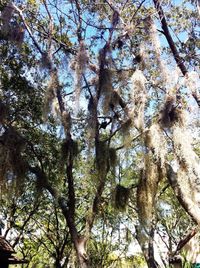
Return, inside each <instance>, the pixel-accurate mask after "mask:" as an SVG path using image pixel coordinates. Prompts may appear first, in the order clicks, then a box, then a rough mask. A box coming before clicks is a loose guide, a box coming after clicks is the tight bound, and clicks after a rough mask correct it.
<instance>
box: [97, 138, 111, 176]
mask: <svg viewBox="0 0 200 268" xmlns="http://www.w3.org/2000/svg"><path fill="white" fill-rule="evenodd" d="M96 165H97V170H98V173H99V176H100V177H99V178H100V179H102V178H103V177H104V176H105V175H106V173H107V172H108V171H109V153H108V145H107V143H106V142H104V141H98V143H97V144H96Z"/></svg>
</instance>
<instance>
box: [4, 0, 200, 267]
mask: <svg viewBox="0 0 200 268" xmlns="http://www.w3.org/2000/svg"><path fill="white" fill-rule="evenodd" d="M197 2H198V1H197ZM197 2H195V1H193V2H192V3H190V2H189V1H185V2H183V3H177V4H174V3H172V2H171V1H168V2H166V1H157V0H154V1H153V2H152V3H150V4H149V3H146V1H138V2H134V3H133V2H132V1H126V2H124V1H110V0H106V1H98V2H96V1H78V0H75V1H68V2H66V1H60V2H58V1H54V0H49V1H46V0H43V1H40V2H39V1H25V2H24V1H23V2H21V1H10V2H7V1H2V3H1V29H0V37H1V40H0V42H1V51H2V66H1V70H0V71H1V77H2V79H1V100H0V101H1V102H0V110H1V116H0V122H1V137H0V144H1V148H0V149H1V152H2V157H1V161H0V163H1V181H2V185H5V187H6V185H8V184H11V185H13V184H14V185H16V189H17V190H20V191H21V192H22V193H23V191H24V188H23V184H24V183H25V181H36V183H37V186H38V187H37V188H38V189H42V190H43V191H48V193H49V194H50V195H51V196H52V198H53V200H54V202H56V204H57V205H58V206H59V208H60V210H61V211H62V214H63V216H64V218H65V220H66V224H67V226H68V231H69V233H70V237H71V241H72V243H73V245H74V248H75V250H76V255H77V259H78V262H79V265H80V267H89V266H90V256H88V254H87V244H89V240H90V237H91V236H92V232H94V230H95V225H96V224H97V222H98V217H100V215H103V212H104V211H106V209H107V206H109V204H110V202H111V201H110V200H111V199H112V198H111V197H112V196H113V195H115V198H114V199H115V205H116V208H117V209H124V208H125V207H126V205H127V204H129V205H130V207H129V209H131V212H132V215H133V216H132V221H133V222H136V221H137V222H138V223H139V224H138V226H137V228H136V230H137V235H136V237H137V240H138V242H139V244H140V246H141V248H142V250H143V254H144V257H145V259H146V262H147V264H148V266H149V267H153V268H154V267H157V266H158V265H157V263H156V261H155V257H154V246H153V241H154V234H155V230H156V228H157V226H158V225H157V224H158V218H157V213H156V209H157V207H156V201H157V197H158V195H159V192H160V191H162V190H161V186H162V185H164V184H165V183H168V184H169V187H171V188H172V189H173V191H174V195H175V196H176V197H177V198H178V200H179V205H181V206H182V207H183V208H184V209H185V211H186V213H188V214H189V215H190V216H191V217H192V219H193V220H194V222H196V223H197V224H198V223H199V221H200V218H199V215H200V214H199V206H198V192H199V188H198V183H199V176H200V170H199V163H198V156H197V154H196V152H195V151H194V148H193V138H195V135H191V134H190V128H191V127H193V122H194V119H195V111H194V112H193V114H192V116H190V118H189V121H190V123H189V124H188V123H187V122H186V121H187V120H186V115H187V114H188V111H189V110H190V109H191V106H195V107H196V109H197V108H198V106H199V95H198V91H197V86H198V85H197V83H198V81H199V78H198V74H197V64H198V40H197V31H198V14H197V10H198V8H199V7H198V3H197ZM196 6H197V10H196ZM182 25H184V27H182ZM186 37H187V38H188V39H187V41H185V39H186ZM24 73H25V74H24ZM194 134H195V133H194ZM193 136H194V137H193ZM124 155H125V157H124ZM124 158H125V161H124V163H123V159H124ZM137 163H140V166H137ZM129 169H131V170H132V172H130V171H129ZM176 169H177V170H176ZM128 174H129V175H128ZM123 176H128V178H127V181H128V182H127V183H126V182H125V181H126V179H125V178H124V177H123ZM129 176H132V177H129ZM114 193H115V194H114ZM30 194H31V193H30ZM108 196H109V197H110V198H108ZM109 199H110V200H109ZM161 208H162V206H159V209H161ZM163 209H164V208H163ZM135 210H136V212H135ZM124 213H125V212H124ZM171 213H172V212H171ZM122 215H125V214H122ZM55 216H56V213H55ZM100 219H101V220H102V218H100ZM136 219H137V220H136ZM91 259H92V258H91Z"/></svg>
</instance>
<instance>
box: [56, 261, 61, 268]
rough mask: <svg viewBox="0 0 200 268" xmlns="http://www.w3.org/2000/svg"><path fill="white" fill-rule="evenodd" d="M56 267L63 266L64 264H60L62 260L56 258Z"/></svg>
mask: <svg viewBox="0 0 200 268" xmlns="http://www.w3.org/2000/svg"><path fill="white" fill-rule="evenodd" d="M55 268H62V266H61V264H60V260H56V262H55Z"/></svg>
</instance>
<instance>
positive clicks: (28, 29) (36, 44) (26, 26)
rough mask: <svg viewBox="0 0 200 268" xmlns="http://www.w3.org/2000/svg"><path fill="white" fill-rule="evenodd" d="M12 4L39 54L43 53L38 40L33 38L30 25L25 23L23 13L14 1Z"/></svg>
mask: <svg viewBox="0 0 200 268" xmlns="http://www.w3.org/2000/svg"><path fill="white" fill-rule="evenodd" d="M12 6H13V8H14V9H15V10H16V11H17V13H18V14H19V16H20V18H21V20H22V22H23V24H24V26H25V28H26V30H27V32H28V33H29V35H30V37H31V39H32V41H33V43H34V45H35V46H36V48H37V49H38V51H39V52H40V53H41V55H43V54H44V53H43V51H42V49H41V48H40V46H39V44H38V42H37V41H36V39H35V37H34V35H33V33H32V31H31V29H30V27H29V26H28V24H27V23H26V20H25V18H24V15H23V13H22V10H21V9H19V8H18V7H17V6H16V5H15V4H14V3H12Z"/></svg>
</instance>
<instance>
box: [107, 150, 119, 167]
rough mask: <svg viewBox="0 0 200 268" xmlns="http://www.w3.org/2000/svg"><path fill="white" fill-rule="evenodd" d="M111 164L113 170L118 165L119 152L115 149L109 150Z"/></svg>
mask: <svg viewBox="0 0 200 268" xmlns="http://www.w3.org/2000/svg"><path fill="white" fill-rule="evenodd" d="M109 163H110V166H111V167H112V168H115V167H116V165H117V152H116V149H115V148H109Z"/></svg>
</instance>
